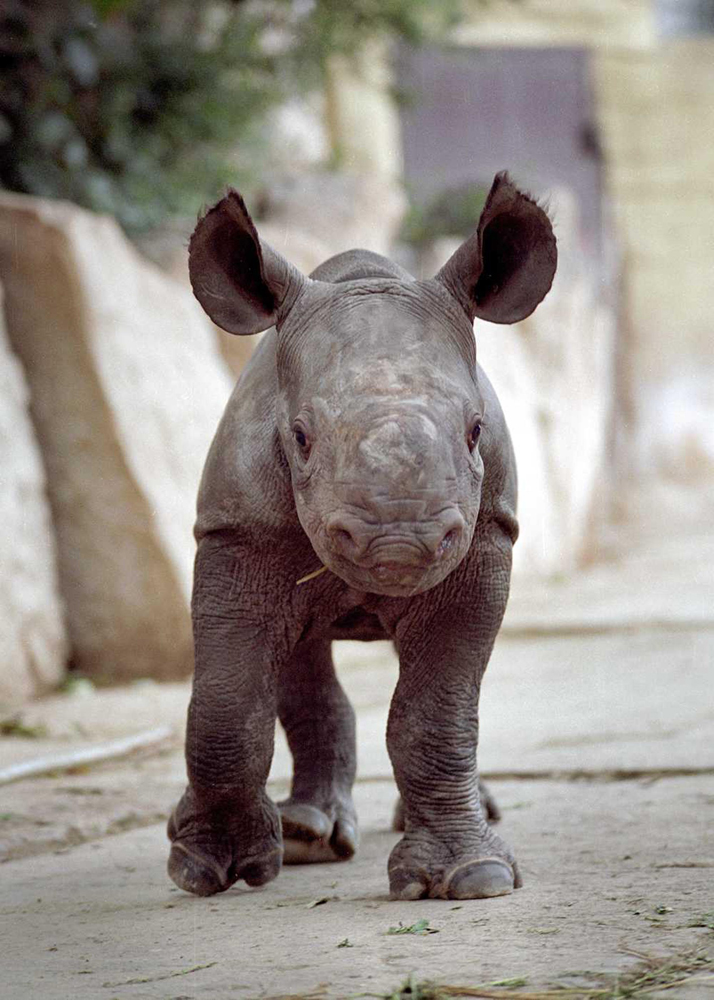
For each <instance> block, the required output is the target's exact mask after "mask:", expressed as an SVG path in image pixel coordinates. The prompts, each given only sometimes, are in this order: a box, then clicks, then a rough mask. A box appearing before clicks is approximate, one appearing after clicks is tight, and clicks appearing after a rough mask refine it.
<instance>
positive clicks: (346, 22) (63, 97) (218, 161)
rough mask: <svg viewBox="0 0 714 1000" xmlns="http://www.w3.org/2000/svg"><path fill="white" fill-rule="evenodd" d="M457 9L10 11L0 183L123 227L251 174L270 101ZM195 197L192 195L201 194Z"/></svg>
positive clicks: (45, 1) (67, 1)
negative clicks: (370, 44) (375, 44)
mask: <svg viewBox="0 0 714 1000" xmlns="http://www.w3.org/2000/svg"><path fill="white" fill-rule="evenodd" d="M459 8H460V0H447V2H444V3H440V4H435V3H434V2H433V0H271V2H258V0H85V2H80V0H8V2H7V3H6V4H4V5H3V13H2V14H0V63H1V64H2V66H3V68H2V70H0V184H1V185H3V186H5V187H8V188H10V189H12V190H16V191H22V192H27V193H31V194H36V195H42V196H47V197H61V198H67V199H70V200H72V201H75V202H78V203H79V204H82V205H85V206H87V207H89V208H92V209H95V210H98V211H104V212H110V213H113V214H114V215H116V216H117V217H118V218H119V220H120V222H121V223H122V224H123V225H124V226H125V227H126V228H127V229H129V230H134V231H136V230H141V229H145V228H148V227H150V226H152V225H154V224H156V223H158V222H160V221H161V220H162V219H163V218H165V217H166V216H169V215H172V214H189V213H191V214H192V213H193V212H195V210H196V209H197V207H198V199H199V197H200V199H201V200H204V199H206V198H209V197H211V196H212V195H217V194H218V193H219V192H220V190H221V189H222V188H223V187H224V186H225V184H226V183H227V182H228V180H229V179H230V181H231V182H232V183H236V184H239V185H241V186H243V187H244V188H245V187H248V188H250V187H251V184H254V183H255V182H256V179H257V178H258V177H259V176H260V173H261V155H262V154H263V153H264V150H265V136H264V134H263V133H264V123H265V116H266V112H267V111H268V110H269V108H270V107H271V106H273V105H274V104H276V103H277V102H279V101H280V100H281V99H284V98H285V97H286V96H291V95H293V94H294V93H295V91H296V90H297V89H303V88H306V87H312V86H315V85H317V84H318V83H319V82H320V79H321V74H322V73H323V71H324V67H325V63H326V60H327V58H328V57H329V55H330V54H331V53H333V52H343V53H353V52H354V51H355V50H356V48H357V45H356V40H358V42H359V43H362V42H364V41H366V40H368V39H369V38H370V37H371V36H374V35H376V34H385V33H388V34H392V35H395V36H398V37H402V38H406V39H407V40H409V41H411V42H420V41H423V40H424V39H426V38H429V37H434V36H438V35H439V33H440V32H442V31H443V30H444V29H445V28H446V27H448V26H449V25H450V24H451V23H453V22H454V21H455V20H456V19H457V18H458V15H459ZM198 192H200V196H199V194H198Z"/></svg>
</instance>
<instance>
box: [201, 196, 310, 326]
mask: <svg viewBox="0 0 714 1000" xmlns="http://www.w3.org/2000/svg"><path fill="white" fill-rule="evenodd" d="M188 271H189V276H190V278H191V286H192V288H193V293H194V295H195V296H196V298H197V299H198V301H199V302H200V303H201V305H202V306H203V308H204V310H205V312H206V313H208V315H209V316H210V318H211V319H212V320H213V322H214V323H215V324H216V325H217V326H220V327H221V328H222V329H224V330H226V331H227V332H228V333H237V334H251V333H259V332H260V331H261V330H267V329H268V327H269V326H273V324H278V325H280V323H281V321H282V320H283V319H284V318H285V316H286V314H287V312H288V311H289V310H290V308H292V305H293V303H294V302H295V300H296V298H297V296H298V295H299V294H300V291H301V289H302V288H303V286H304V285H305V282H306V279H305V278H304V277H303V276H302V275H301V274H300V272H299V271H298V270H297V269H296V268H294V267H293V266H292V264H289V263H288V261H287V260H285V258H284V257H282V256H281V255H280V254H279V253H278V252H277V251H276V250H273V249H272V248H271V247H269V246H268V244H267V243H261V241H260V239H259V238H258V233H257V232H256V228H255V225H254V224H253V220H252V219H251V217H250V215H249V214H248V209H247V208H246V207H245V202H244V201H243V199H242V198H241V196H240V195H239V194H238V192H237V191H233V190H229V191H228V193H227V194H226V196H225V197H224V198H222V199H221V200H220V201H219V202H218V204H217V205H214V206H213V208H211V209H209V210H208V211H207V212H206V213H205V214H204V215H203V216H202V217H201V218H200V219H199V220H198V223H197V225H196V228H195V230H194V232H193V235H192V236H191V240H190V243H189V252H188Z"/></svg>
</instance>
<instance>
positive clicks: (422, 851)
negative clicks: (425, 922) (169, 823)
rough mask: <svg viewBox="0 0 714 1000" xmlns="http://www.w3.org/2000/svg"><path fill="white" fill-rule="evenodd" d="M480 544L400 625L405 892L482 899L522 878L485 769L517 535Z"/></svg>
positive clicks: (395, 739) (398, 732)
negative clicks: (481, 734)
mask: <svg viewBox="0 0 714 1000" xmlns="http://www.w3.org/2000/svg"><path fill="white" fill-rule="evenodd" d="M474 546H477V549H476V551H477V552H478V553H479V554H478V557H477V558H475V559H473V560H471V561H470V562H471V565H470V567H469V568H468V569H467V570H466V572H465V574H464V576H465V580H464V578H462V579H461V580H459V581H458V586H456V585H454V586H453V587H449V589H448V591H445V592H444V593H443V594H442V597H441V599H440V600H439V602H438V606H435V607H433V608H432V606H431V605H430V602H429V601H428V600H426V598H428V597H429V595H428V594H426V595H425V599H424V600H423V601H419V602H417V604H415V606H413V607H412V608H410V609H409V613H408V615H407V616H405V618H404V619H403V620H402V621H401V622H400V625H399V627H398V629H397V645H398V649H399V656H400V677H399V682H398V684H397V688H396V690H395V693H394V697H393V700H392V706H391V710H390V715H389V725H388V729H387V741H388V747H389V752H390V756H391V758H392V764H393V766H394V773H395V777H396V780H397V785H398V786H399V791H400V793H401V796H402V800H403V805H404V836H403V838H402V839H401V841H400V842H399V843H398V844H397V845H396V847H395V848H394V850H393V851H392V854H391V857H390V859H389V882H390V890H391V894H392V896H393V898H396V899H419V898H422V897H424V896H429V897H432V898H444V899H474V898H481V897H487V896H500V895H503V894H505V893H509V892H511V891H512V890H513V889H514V888H517V887H518V886H519V885H520V878H519V874H518V868H517V865H516V862H515V860H514V858H513V855H512V853H511V851H510V849H509V848H508V846H507V845H506V844H505V843H504V842H503V841H502V840H501V838H500V837H498V836H497V835H496V834H495V833H494V832H493V830H492V829H491V828H490V827H489V825H488V822H487V817H486V814H485V810H484V808H483V805H482V803H481V797H480V794H479V782H478V775H477V771H476V747H477V741H478V695H479V687H480V683H481V678H482V676H483V673H484V670H485V668H486V664H487V662H488V659H489V656H490V655H491V650H492V648H493V643H494V641H495V638H496V634H497V632H498V629H499V627H500V624H501V619H502V617H503V612H504V610H505V606H506V601H507V597H508V583H509V577H510V562H511V560H510V543H509V542H508V541H507V540H506V539H501V538H498V539H497V540H496V541H495V542H494V541H493V540H491V539H481V540H480V539H478V538H477V539H475V541H474ZM447 586H448V585H447ZM419 605H421V607H420V606H419Z"/></svg>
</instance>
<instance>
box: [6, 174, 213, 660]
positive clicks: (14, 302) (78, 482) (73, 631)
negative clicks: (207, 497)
mask: <svg viewBox="0 0 714 1000" xmlns="http://www.w3.org/2000/svg"><path fill="white" fill-rule="evenodd" d="M0 277H2V279H3V281H4V283H5V287H6V294H7V321H8V331H9V334H10V339H11V341H12V343H13V346H14V348H15V350H16V352H17V353H18V354H19V356H20V357H21V359H22V361H23V363H24V367H25V370H26V372H27V377H28V381H29V383H30V389H31V394H32V395H31V411H32V416H33V419H34V423H35V427H36V431H37V435H38V439H39V442H40V446H41V448H42V452H43V455H44V461H45V468H46V470H47V478H48V492H49V497H50V503H51V506H52V511H53V515H54V522H55V527H56V533H57V542H58V557H59V573H60V585H61V591H62V596H63V598H64V601H65V605H66V609H67V624H68V629H69V635H70V642H71V647H72V661H73V665H74V666H75V667H76V668H78V669H79V670H81V671H82V672H84V673H86V674H89V675H91V676H93V677H99V678H102V679H110V680H120V679H127V678H132V677H145V676H152V677H155V678H169V677H180V676H185V675H186V674H187V673H188V672H189V671H190V669H191V665H192V641H191V627H190V614H189V596H190V589H191V567H192V561H193V554H194V545H193V540H192V524H193V520H194V509H195V497H196V491H197V488H198V483H199V479H200V473H201V468H202V465H203V461H204V459H205V456H206V452H207V449H208V446H209V443H210V440H211V437H212V435H213V433H214V431H215V428H216V425H217V423H218V420H219V418H220V415H221V412H222V410H223V407H224V406H225V403H226V400H227V398H228V395H229V392H230V378H229V376H228V374H227V372H226V369H225V366H224V364H223V362H222V360H221V358H220V356H219V354H218V351H217V349H216V345H215V339H214V335H213V332H212V330H211V328H210V326H209V324H208V323H207V321H206V319H205V317H204V315H203V313H202V312H201V309H200V307H199V306H198V304H197V303H196V302H195V301H194V300H193V297H192V296H191V294H190V292H189V291H188V290H187V289H184V288H182V287H181V285H180V284H179V283H178V282H176V281H175V280H174V279H172V278H170V277H167V276H166V275H164V274H162V273H161V272H160V271H159V270H158V268H156V267H154V266H153V265H151V264H148V263H147V262H146V261H144V260H143V259H142V258H141V257H140V256H139V255H138V253H137V252H136V251H135V250H134V249H133V247H132V246H131V245H130V244H129V243H128V242H127V240H126V239H125V237H124V236H123V234H122V233H121V231H120V230H119V228H118V227H117V225H116V223H115V222H114V221H113V220H112V219H110V218H107V217H101V216H96V215H93V214H91V213H89V212H86V211H84V210H82V209H79V208H76V207H75V206H72V205H69V204H65V203H61V202H48V201H43V200H41V199H33V198H29V197H24V196H21V195H12V194H6V193H5V194H3V195H2V197H0Z"/></svg>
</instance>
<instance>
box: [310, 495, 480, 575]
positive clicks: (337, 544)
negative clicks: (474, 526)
mask: <svg viewBox="0 0 714 1000" xmlns="http://www.w3.org/2000/svg"><path fill="white" fill-rule="evenodd" d="M326 528H327V534H328V536H329V538H330V540H331V542H332V545H333V546H334V548H335V551H336V552H337V553H338V554H339V555H341V556H344V557H345V558H346V559H349V560H350V561H351V562H355V563H366V564H367V565H369V566H372V565H374V566H381V565H385V564H386V565H394V566H396V565H401V566H415V565H420V564H424V563H426V562H433V561H434V560H435V559H441V558H442V557H443V556H445V555H447V553H448V552H449V551H450V550H452V549H454V548H456V547H458V545H459V543H460V541H461V538H462V535H463V534H464V532H465V531H466V522H465V521H464V519H463V517H462V516H461V514H460V513H459V511H458V510H454V509H451V510H448V511H446V512H444V513H443V514H442V515H440V516H439V517H438V518H436V519H434V520H432V521H428V522H416V523H412V524H409V523H406V524H404V523H402V524H399V525H390V527H389V528H387V529H386V530H385V528H384V527H383V525H381V524H370V523H368V522H366V521H362V520H360V519H358V518H354V517H348V516H342V515H340V514H335V515H333V516H332V517H331V518H330V520H329V522H328V524H327V525H326Z"/></svg>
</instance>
